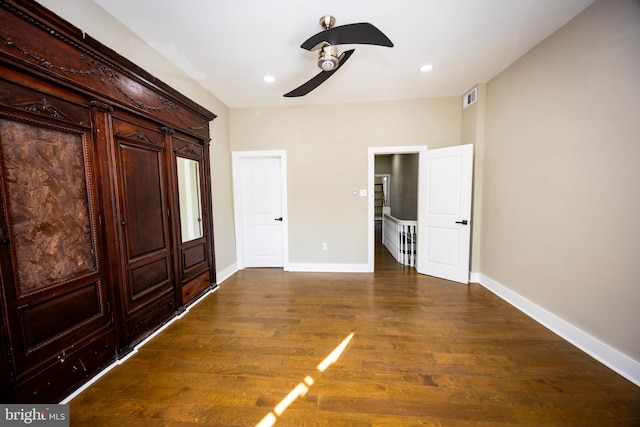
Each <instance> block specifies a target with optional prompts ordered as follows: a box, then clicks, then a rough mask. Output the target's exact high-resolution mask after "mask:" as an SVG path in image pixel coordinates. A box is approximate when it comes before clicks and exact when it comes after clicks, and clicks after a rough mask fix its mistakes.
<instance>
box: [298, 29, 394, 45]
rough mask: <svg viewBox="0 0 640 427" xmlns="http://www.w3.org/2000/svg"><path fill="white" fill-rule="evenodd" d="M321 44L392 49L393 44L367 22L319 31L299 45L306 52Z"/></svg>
mask: <svg viewBox="0 0 640 427" xmlns="http://www.w3.org/2000/svg"><path fill="white" fill-rule="evenodd" d="M322 42H327V43H329V44H331V45H338V44H374V45H377V46H387V47H393V43H392V42H391V40H389V38H388V37H387V36H385V35H384V33H383V32H382V31H380V30H379V29H377V28H376V27H375V26H373V25H372V24H369V23H368V22H361V23H359V24H347V25H340V26H337V27H333V28H330V29H328V30H324V31H320V32H319V33H318V34H316V35H315V36H312V37H310V38H309V39H308V40H307V41H305V42H304V43H302V45H300V47H301V48H303V49H306V50H313V48H314V47H316V46H318V45H319V44H321V43H322Z"/></svg>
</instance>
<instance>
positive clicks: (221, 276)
mask: <svg viewBox="0 0 640 427" xmlns="http://www.w3.org/2000/svg"><path fill="white" fill-rule="evenodd" d="M238 270H239V268H238V263H235V262H234V263H233V264H231V265H230V266H229V267H227V268H225V269H223V270H221V271H218V272H216V285H220V283H222V282H224V281H225V280H227V279H228V278H229V277H231V276H233V275H234V274H235V273H236V271H238Z"/></svg>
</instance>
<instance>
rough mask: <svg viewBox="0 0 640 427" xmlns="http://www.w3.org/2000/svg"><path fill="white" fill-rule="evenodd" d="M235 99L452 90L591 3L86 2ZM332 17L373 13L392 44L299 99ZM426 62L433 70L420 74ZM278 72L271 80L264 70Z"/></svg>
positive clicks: (359, 55)
mask: <svg viewBox="0 0 640 427" xmlns="http://www.w3.org/2000/svg"><path fill="white" fill-rule="evenodd" d="M94 1H95V2H96V3H97V4H98V5H100V6H101V7H102V8H104V9H105V10H106V11H107V12H109V13H110V14H111V15H113V16H114V17H115V18H116V19H117V20H119V21H120V22H122V23H123V24H124V25H125V26H127V27H128V28H129V29H131V30H132V31H133V32H134V33H136V34H137V35H138V36H139V37H141V38H142V39H143V40H145V41H146V42H147V43H148V44H150V45H151V46H153V47H154V48H155V49H157V50H158V51H159V52H160V53H161V54H163V55H164V56H165V57H167V58H168V59H170V60H171V61H172V62H174V63H175V64H177V65H178V66H179V67H180V68H181V69H182V70H183V71H185V72H186V73H187V74H189V75H190V76H191V77H193V78H194V79H195V80H197V81H198V82H200V83H201V84H202V85H203V86H204V87H205V88H207V89H209V90H210V91H211V92H212V93H214V94H215V95H216V96H217V97H218V98H219V99H220V100H221V101H222V102H224V103H225V104H226V105H227V106H229V107H232V108H239V107H257V106H286V105H300V104H334V103H346V102H365V101H383V100H399V99H413V98H428V97H440V96H459V95H463V94H464V93H466V92H467V91H468V90H470V89H472V88H473V86H474V85H475V84H476V83H483V82H487V81H489V80H490V79H491V78H493V77H494V76H495V75H496V74H498V73H499V72H501V71H502V70H504V69H505V68H506V67H507V66H509V65H510V64H512V63H513V62H514V61H516V60H517V59H518V58H520V57H521V56H522V55H524V54H525V53H526V52H527V51H529V50H530V49H531V48H533V47H534V46H536V45H537V44H538V43H540V42H541V41H542V40H544V39H545V38H546V37H548V36H549V35H551V34H552V33H553V32H555V31H556V30H557V29H559V28H560V27H562V26H563V25H564V24H566V23H567V22H568V21H570V20H571V19H572V18H573V17H574V16H576V15H577V14H578V13H580V12H581V11H582V10H584V9H585V8H586V7H587V6H589V5H590V4H591V3H593V1H594V0H395V1H392V0H349V1H347V0H322V1H320V0H271V1H265V0H236V1H230V0H181V1H180V2H176V1H175V0H94ZM327 14H330V15H333V16H335V18H336V20H337V22H336V25H344V24H351V23H356V22H370V23H372V24H373V25H375V26H376V27H378V28H379V29H380V30H381V31H382V32H383V33H385V34H386V35H387V37H389V38H390V39H391V41H392V42H393V43H394V44H395V46H394V47H393V48H387V47H379V46H365V45H342V46H339V50H340V52H342V51H344V50H346V49H349V48H355V49H356V51H355V53H354V54H353V55H352V56H351V58H350V59H349V61H348V62H347V63H345V65H344V67H342V68H341V69H340V70H339V71H337V72H336V73H335V74H334V75H333V76H332V77H331V78H330V79H328V80H327V81H326V82H325V83H323V84H322V85H320V86H319V87H318V88H317V89H315V90H314V91H312V92H311V93H310V94H308V95H307V96H304V97H301V98H284V97H283V96H282V95H283V94H284V93H286V92H288V91H290V90H292V89H294V88H296V87H298V86H299V85H301V84H302V83H304V82H306V81H307V80H309V79H310V78H311V77H313V76H315V75H316V74H317V73H319V72H320V70H319V69H318V68H317V66H316V59H317V52H315V51H314V52H308V51H306V50H304V49H301V48H300V44H301V43H302V42H303V41H305V40H306V39H307V38H309V37H310V36H312V35H314V34H316V33H317V32H319V31H321V30H322V28H321V27H320V24H319V22H318V21H319V19H320V17H321V16H323V15H327ZM426 63H431V64H433V65H434V66H435V69H434V70H433V71H431V72H429V73H420V72H419V71H418V68H419V67H420V66H421V65H423V64H426ZM267 74H269V75H273V76H275V78H276V81H275V82H274V83H271V84H267V83H265V82H264V81H263V77H264V76H265V75H267Z"/></svg>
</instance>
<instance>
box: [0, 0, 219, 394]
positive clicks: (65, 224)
mask: <svg viewBox="0 0 640 427" xmlns="http://www.w3.org/2000/svg"><path fill="white" fill-rule="evenodd" d="M214 118H215V115H214V114H213V113H211V112H209V111H207V110H206V109H204V108H202V107H201V106H199V105H197V104H196V103H194V102H193V101H191V100H189V99H187V98H185V97H184V96H183V95H181V94H180V93H178V92H176V91H175V90H173V89H171V88H170V87H169V86H167V85H166V84H164V83H162V82H160V81H158V80H157V79H155V78H154V77H153V76H151V75H149V74H148V73H146V72H145V71H144V70H142V69H140V68H139V67H137V66H136V65H134V64H133V63H131V62H130V61H128V60H126V59H124V58H123V57H121V56H120V55H118V54H117V53H115V52H113V51H111V50H110V49H108V48H106V47H105V46H103V45H101V44H100V43H99V42H97V41H96V40H93V39H92V38H90V37H89V36H87V35H85V34H84V33H83V32H82V31H80V30H79V29H77V28H75V27H74V26H72V25H71V24H69V23H67V22H65V21H64V20H62V19H61V18H59V17H58V16H56V15H55V14H53V13H51V12H50V11H48V10H47V9H45V8H42V7H41V6H40V5H38V4H37V3H35V2H32V1H24V0H22V1H13V0H11V1H5V0H0V280H1V284H2V292H1V293H0V311H1V315H2V329H1V331H0V348H1V350H2V357H0V375H1V383H2V387H1V388H0V401H2V402H20V403H29V402H33V403H37V402H51V403H54V402H57V401H59V400H60V399H61V398H63V397H64V396H65V395H67V394H68V393H70V392H72V391H73V390H74V389H75V388H77V387H78V386H80V385H81V384H82V383H84V382H86V381H87V380H88V379H89V378H91V377H92V376H94V375H95V374H96V373H98V372H99V371H100V370H101V369H103V368H104V367H106V366H107V365H109V364H110V363H112V362H113V361H115V360H116V359H117V358H118V357H120V356H122V355H124V354H126V353H127V352H129V351H130V350H131V349H132V348H133V346H134V345H135V344H137V343H139V342H140V341H141V340H142V339H144V338H145V337H146V336H148V335H149V334H151V333H152V332H153V331H154V330H156V329H158V328H159V327H160V326H161V325H162V324H163V323H165V322H166V321H167V320H169V319H170V318H172V317H173V316H175V315H176V313H178V312H179V311H181V310H183V309H184V307H185V306H186V305H187V304H189V303H190V302H192V301H193V300H194V298H196V297H197V296H199V295H202V294H204V293H205V292H206V291H207V290H208V289H210V288H212V287H213V286H215V281H216V278H215V262H214V253H213V226H212V218H211V184H210V165H209V122H210V121H211V120H213V119H214Z"/></svg>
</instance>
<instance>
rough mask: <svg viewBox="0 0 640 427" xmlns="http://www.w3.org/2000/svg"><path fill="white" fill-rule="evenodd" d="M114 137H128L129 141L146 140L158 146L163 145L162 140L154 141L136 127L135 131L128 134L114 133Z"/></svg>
mask: <svg viewBox="0 0 640 427" xmlns="http://www.w3.org/2000/svg"><path fill="white" fill-rule="evenodd" d="M116 138H118V139H128V140H130V141H139V142H146V143H148V144H153V145H157V146H160V147H162V146H163V145H164V144H163V142H162V141H154V140H153V139H151V138H149V137H148V136H147V135H146V134H145V133H144V132H143V131H141V130H140V129H138V130H137V131H135V132H134V133H131V134H129V135H123V134H121V133H116Z"/></svg>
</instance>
